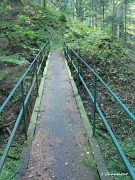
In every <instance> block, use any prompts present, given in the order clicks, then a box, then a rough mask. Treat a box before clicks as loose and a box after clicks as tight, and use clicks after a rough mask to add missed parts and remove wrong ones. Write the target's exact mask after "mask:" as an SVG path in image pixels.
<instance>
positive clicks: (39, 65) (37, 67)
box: [0, 40, 50, 172]
mask: <svg viewBox="0 0 135 180" xmlns="http://www.w3.org/2000/svg"><path fill="white" fill-rule="evenodd" d="M49 51H50V40H47V42H46V43H45V44H44V46H43V47H42V48H41V50H40V51H39V53H38V54H37V55H36V57H35V59H34V60H33V61H32V63H31V64H30V66H29V67H28V69H27V70H26V71H25V73H24V74H23V76H22V77H21V79H20V80H19V82H18V83H17V84H16V86H15V87H14V89H13V90H12V92H11V93H10V94H9V96H8V97H7V99H6V100H5V102H4V103H3V104H2V106H1V107H0V115H1V116H2V112H3V111H4V109H5V107H6V105H7V104H8V102H9V101H10V100H11V98H12V97H13V95H14V94H15V92H16V91H17V90H18V89H19V90H20V91H21V99H22V107H21V109H20V112H19V114H18V117H17V119H16V122H15V125H14V127H13V130H12V133H11V136H10V138H9V140H8V143H7V145H6V148H5V150H4V153H3V156H2V157H1V159H0V172H1V170H2V168H3V165H4V163H5V160H6V157H7V155H8V152H9V149H10V146H11V143H12V141H13V138H14V136H15V134H16V131H17V129H18V127H19V124H20V122H21V119H22V118H23V120H24V129H25V139H26V140H27V119H26V105H27V103H28V100H29V98H30V95H31V92H32V90H33V88H34V85H36V95H37V96H38V89H39V79H38V77H39V75H41V74H43V71H44V67H45V65H46V61H47V58H48V54H49ZM28 73H30V74H31V79H32V80H31V86H30V88H29V90H28V91H27V92H25V88H24V83H25V81H26V80H25V78H26V76H27V75H28Z"/></svg>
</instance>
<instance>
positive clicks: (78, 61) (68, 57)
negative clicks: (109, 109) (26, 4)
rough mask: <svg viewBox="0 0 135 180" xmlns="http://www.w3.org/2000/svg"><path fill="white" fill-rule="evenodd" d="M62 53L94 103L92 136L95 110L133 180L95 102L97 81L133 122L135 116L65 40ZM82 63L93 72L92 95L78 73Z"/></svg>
mask: <svg viewBox="0 0 135 180" xmlns="http://www.w3.org/2000/svg"><path fill="white" fill-rule="evenodd" d="M63 50H64V54H65V57H66V59H67V61H68V62H70V64H71V66H73V68H74V69H75V71H76V72H77V76H78V81H79V80H80V81H81V82H82V84H83V86H84V88H85V89H86V92H87V94H88V95H89V97H90V98H91V100H92V102H93V104H94V115H93V136H95V129H96V112H98V114H99V116H100V117H101V119H102V122H103V124H104V126H105V127H106V129H107V131H108V133H109V135H110V137H111V139H112V141H113V143H114V145H115V147H116V149H117V151H118V153H119V155H120V157H121V159H122V161H123V164H124V165H125V167H126V169H127V170H128V173H129V176H130V177H131V178H132V179H133V180H135V173H134V170H133V168H132V167H131V165H130V163H129V161H128V159H127V158H126V156H125V154H124V152H123V150H122V148H121V146H120V144H119V142H118V140H117V139H116V137H115V135H114V133H113V132H112V130H111V128H110V126H109V124H108V123H107V120H106V118H105V116H104V115H103V113H102V111H101V109H100V108H99V106H98V104H97V100H96V99H97V97H96V96H97V83H98V82H100V83H101V84H102V85H103V87H105V89H107V91H108V92H109V93H110V94H111V96H112V97H113V98H114V99H115V101H116V102H117V103H118V104H119V105H120V107H121V108H122V109H123V111H124V112H125V113H126V114H127V115H128V116H129V117H130V119H131V120H132V121H133V122H135V116H133V114H132V113H131V112H130V111H129V109H128V108H127V107H126V106H125V105H124V104H123V103H122V101H121V100H120V99H119V98H118V97H117V96H116V94H115V93H114V92H113V91H112V90H111V89H110V88H109V87H108V86H107V84H106V83H105V82H104V81H103V80H102V79H101V78H100V77H99V76H98V75H97V73H96V72H95V71H94V70H93V69H92V68H91V67H90V66H89V65H88V64H87V63H86V62H85V61H84V60H83V59H82V58H81V57H80V56H79V55H78V54H77V53H76V52H75V51H74V50H73V49H72V48H71V47H69V46H68V45H67V43H66V42H64V47H63ZM69 51H70V52H71V54H73V55H74V56H75V57H76V59H77V65H75V63H74V62H73V59H72V56H71V55H70V54H69ZM82 64H84V65H85V66H86V67H87V68H88V69H89V71H90V72H91V73H92V74H93V76H94V96H93V95H92V93H91V91H90V90H89V88H88V86H87V85H86V83H85V81H84V79H83V77H82V75H81V73H80V66H82ZM77 84H79V82H78V83H77Z"/></svg>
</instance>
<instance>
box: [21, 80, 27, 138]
mask: <svg viewBox="0 0 135 180" xmlns="http://www.w3.org/2000/svg"><path fill="white" fill-rule="evenodd" d="M21 92H22V105H23V119H24V130H25V139H26V140H27V122H26V107H25V103H24V101H25V100H24V84H23V80H22V81H21Z"/></svg>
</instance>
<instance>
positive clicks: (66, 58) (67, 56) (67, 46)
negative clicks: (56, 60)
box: [66, 46, 68, 62]
mask: <svg viewBox="0 0 135 180" xmlns="http://www.w3.org/2000/svg"><path fill="white" fill-rule="evenodd" d="M66 56H67V57H66V59H67V62H68V46H66Z"/></svg>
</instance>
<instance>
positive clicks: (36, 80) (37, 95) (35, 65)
mask: <svg viewBox="0 0 135 180" xmlns="http://www.w3.org/2000/svg"><path fill="white" fill-rule="evenodd" d="M35 71H36V85H37V96H38V74H37V61H35Z"/></svg>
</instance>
